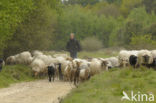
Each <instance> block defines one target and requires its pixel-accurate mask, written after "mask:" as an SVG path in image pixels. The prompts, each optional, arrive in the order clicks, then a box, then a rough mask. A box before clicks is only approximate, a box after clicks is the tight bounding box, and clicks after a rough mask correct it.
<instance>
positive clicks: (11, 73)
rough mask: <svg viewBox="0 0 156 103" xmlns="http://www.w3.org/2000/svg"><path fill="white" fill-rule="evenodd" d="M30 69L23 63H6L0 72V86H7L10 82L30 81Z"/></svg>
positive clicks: (31, 78)
mask: <svg viewBox="0 0 156 103" xmlns="http://www.w3.org/2000/svg"><path fill="white" fill-rule="evenodd" d="M32 80H35V78H33V77H32V70H31V68H30V67H28V66H25V65H7V66H4V67H3V69H2V71H1V72H0V88H4V87H8V86H9V85H10V84H12V83H18V82H22V81H32Z"/></svg>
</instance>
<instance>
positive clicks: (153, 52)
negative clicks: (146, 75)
mask: <svg viewBox="0 0 156 103" xmlns="http://www.w3.org/2000/svg"><path fill="white" fill-rule="evenodd" d="M151 54H152V56H153V58H156V50H152V51H151Z"/></svg>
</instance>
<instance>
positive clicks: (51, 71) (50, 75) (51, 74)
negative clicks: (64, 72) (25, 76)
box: [47, 66, 55, 82]
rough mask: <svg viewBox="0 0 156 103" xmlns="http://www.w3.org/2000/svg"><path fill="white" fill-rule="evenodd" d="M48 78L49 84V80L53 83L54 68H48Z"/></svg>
mask: <svg viewBox="0 0 156 103" xmlns="http://www.w3.org/2000/svg"><path fill="white" fill-rule="evenodd" d="M47 68H48V77H49V82H51V78H53V81H54V79H55V67H54V66H48V67H47Z"/></svg>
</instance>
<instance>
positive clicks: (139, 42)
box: [130, 34, 156, 49]
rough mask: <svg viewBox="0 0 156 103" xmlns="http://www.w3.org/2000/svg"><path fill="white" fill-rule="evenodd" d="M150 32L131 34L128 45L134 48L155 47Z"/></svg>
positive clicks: (155, 44) (155, 42)
mask: <svg viewBox="0 0 156 103" xmlns="http://www.w3.org/2000/svg"><path fill="white" fill-rule="evenodd" d="M151 38H152V36H151V35H150V34H145V35H133V36H132V38H131V42H130V45H131V46H132V47H133V48H135V49H152V48H155V47H156V41H154V40H152V39H151Z"/></svg>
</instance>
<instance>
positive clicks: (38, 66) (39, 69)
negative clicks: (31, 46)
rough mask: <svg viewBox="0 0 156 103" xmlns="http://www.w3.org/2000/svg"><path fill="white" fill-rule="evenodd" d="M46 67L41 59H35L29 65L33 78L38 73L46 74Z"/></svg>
mask: <svg viewBox="0 0 156 103" xmlns="http://www.w3.org/2000/svg"><path fill="white" fill-rule="evenodd" d="M46 66H47V65H46V64H45V63H44V62H43V61H42V60H41V59H35V60H33V62H32V63H31V68H32V71H33V72H34V75H35V76H38V75H39V74H40V73H46V72H47V69H46Z"/></svg>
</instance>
